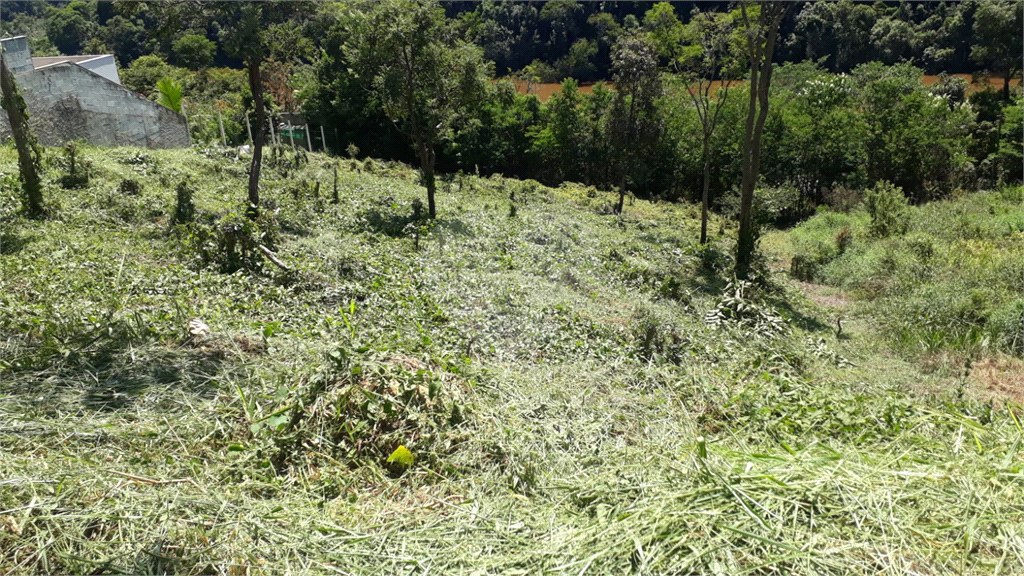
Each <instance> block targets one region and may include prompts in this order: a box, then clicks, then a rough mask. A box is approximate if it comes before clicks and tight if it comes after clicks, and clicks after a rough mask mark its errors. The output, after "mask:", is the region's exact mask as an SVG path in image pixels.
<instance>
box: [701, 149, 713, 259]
mask: <svg viewBox="0 0 1024 576" xmlns="http://www.w3.org/2000/svg"><path fill="white" fill-rule="evenodd" d="M708 148H709V146H708V142H707V141H705V142H704V186H703V191H702V193H701V203H700V244H701V246H703V245H705V244H707V243H708V189H709V188H711V151H710V150H708Z"/></svg>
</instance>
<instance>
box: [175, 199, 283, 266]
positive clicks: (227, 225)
mask: <svg viewBox="0 0 1024 576" xmlns="http://www.w3.org/2000/svg"><path fill="white" fill-rule="evenodd" d="M175 221H176V222H177V217H176V218H175ZM182 232H184V236H183V239H182V241H183V243H184V249H185V252H186V253H187V254H189V255H192V256H194V257H195V258H196V260H197V261H198V263H199V264H201V265H203V266H212V267H214V268H215V269H217V270H218V271H220V272H222V273H224V274H233V273H235V272H237V271H239V270H248V271H250V272H257V273H258V272H262V271H263V270H264V266H265V264H266V257H265V255H264V252H263V249H262V248H261V246H262V247H264V248H268V249H270V248H272V247H273V246H274V245H275V241H276V240H277V237H278V233H279V227H278V223H277V221H276V220H275V219H274V218H273V216H272V215H269V214H267V211H263V213H261V214H260V216H259V217H258V218H257V219H255V220H253V219H251V218H249V217H248V216H245V215H240V214H236V213H234V212H230V213H228V214H226V215H224V216H222V217H220V218H217V217H212V218H206V219H204V220H201V221H198V222H196V223H194V224H193V225H191V226H186V227H185V228H184V229H183V230H182Z"/></svg>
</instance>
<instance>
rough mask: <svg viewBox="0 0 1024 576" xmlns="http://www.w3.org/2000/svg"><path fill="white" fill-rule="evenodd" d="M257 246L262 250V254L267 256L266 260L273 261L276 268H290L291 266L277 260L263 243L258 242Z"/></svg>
mask: <svg viewBox="0 0 1024 576" xmlns="http://www.w3.org/2000/svg"><path fill="white" fill-rule="evenodd" d="M259 247H260V250H261V251H262V252H263V255H264V256H266V257H267V260H270V261H271V262H273V263H274V264H275V265H276V266H277V267H278V268H280V269H282V270H291V268H289V267H288V265H287V264H285V263H284V262H281V261H280V260H278V258H277V256H276V255H275V254H274V253H273V252H272V251H271V250H270V248H267V247H266V246H264V245H263V244H259Z"/></svg>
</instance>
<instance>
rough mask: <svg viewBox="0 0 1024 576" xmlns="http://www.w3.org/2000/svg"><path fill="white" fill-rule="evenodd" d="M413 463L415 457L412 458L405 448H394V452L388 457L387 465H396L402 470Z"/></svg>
mask: <svg viewBox="0 0 1024 576" xmlns="http://www.w3.org/2000/svg"><path fill="white" fill-rule="evenodd" d="M415 461H416V457H415V456H413V454H412V452H410V451H409V449H408V448H406V447H405V446H399V447H398V448H395V451H394V452H392V453H391V456H388V464H397V465H398V466H399V467H400V468H402V469H405V468H408V467H409V466H412V464H413V462H415Z"/></svg>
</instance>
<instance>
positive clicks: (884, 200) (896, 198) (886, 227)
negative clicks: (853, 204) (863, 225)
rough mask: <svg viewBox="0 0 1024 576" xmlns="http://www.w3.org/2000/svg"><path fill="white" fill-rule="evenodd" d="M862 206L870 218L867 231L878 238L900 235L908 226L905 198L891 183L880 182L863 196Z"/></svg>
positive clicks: (899, 189)
mask: <svg viewBox="0 0 1024 576" xmlns="http://www.w3.org/2000/svg"><path fill="white" fill-rule="evenodd" d="M864 205H865V207H866V208H867V211H868V215H870V216H871V224H870V225H869V229H870V230H871V233H872V234H873V235H875V236H877V237H879V238H886V237H888V236H892V235H897V236H898V235H901V234H903V233H905V232H906V231H907V227H908V226H909V225H910V213H909V210H908V206H907V197H906V196H904V195H903V190H902V189H901V188H900V187H899V186H895V185H893V184H892V183H891V182H888V181H886V180H881V181H879V182H878V183H876V184H875V187H874V188H872V189H870V190H868V191H867V192H865V194H864Z"/></svg>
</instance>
